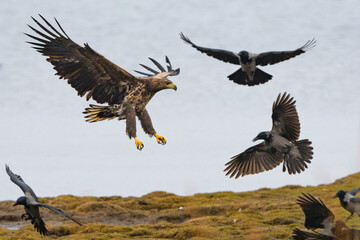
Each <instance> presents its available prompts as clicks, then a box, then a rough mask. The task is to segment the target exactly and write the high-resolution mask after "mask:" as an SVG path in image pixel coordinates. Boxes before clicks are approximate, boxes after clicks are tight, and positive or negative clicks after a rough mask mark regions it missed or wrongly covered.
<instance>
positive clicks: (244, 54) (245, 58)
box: [239, 51, 251, 63]
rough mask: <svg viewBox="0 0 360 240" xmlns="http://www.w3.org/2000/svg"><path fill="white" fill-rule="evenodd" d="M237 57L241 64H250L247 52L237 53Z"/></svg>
mask: <svg viewBox="0 0 360 240" xmlns="http://www.w3.org/2000/svg"><path fill="white" fill-rule="evenodd" d="M239 56H240V59H241V62H242V63H250V62H251V59H250V58H249V52H247V51H241V52H239Z"/></svg>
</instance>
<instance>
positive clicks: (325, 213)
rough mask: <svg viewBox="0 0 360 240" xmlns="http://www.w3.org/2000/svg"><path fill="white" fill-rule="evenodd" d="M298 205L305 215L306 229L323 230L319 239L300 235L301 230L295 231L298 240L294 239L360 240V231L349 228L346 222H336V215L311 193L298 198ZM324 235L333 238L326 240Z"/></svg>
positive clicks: (303, 234) (304, 234)
mask: <svg viewBox="0 0 360 240" xmlns="http://www.w3.org/2000/svg"><path fill="white" fill-rule="evenodd" d="M297 204H299V205H300V207H301V208H302V210H303V212H304V214H305V224H304V225H305V227H306V228H307V229H311V230H315V229H317V228H321V229H323V230H322V231H321V233H320V234H317V237H318V238H314V237H313V236H311V237H308V236H307V235H306V234H308V233H300V232H299V231H300V230H299V231H297V230H296V229H295V230H294V232H295V233H297V234H295V236H296V237H297V238H294V239H340V240H360V230H358V229H354V228H349V227H348V226H346V224H345V222H344V221H341V220H337V221H334V220H335V215H334V214H333V213H332V212H331V211H330V210H329V209H328V208H327V207H326V205H325V204H324V203H323V202H322V201H321V199H320V198H319V200H317V199H316V198H315V197H314V196H312V195H311V194H310V193H308V194H305V193H303V195H302V196H299V197H298V200H297ZM294 232H293V233H294ZM308 235H311V234H308ZM323 235H325V236H329V237H333V238H325V237H324V236H323ZM303 236H306V237H307V238H302V237H303ZM293 237H294V236H293ZM321 237H322V238H321Z"/></svg>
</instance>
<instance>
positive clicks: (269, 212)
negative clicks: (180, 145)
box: [0, 173, 360, 240]
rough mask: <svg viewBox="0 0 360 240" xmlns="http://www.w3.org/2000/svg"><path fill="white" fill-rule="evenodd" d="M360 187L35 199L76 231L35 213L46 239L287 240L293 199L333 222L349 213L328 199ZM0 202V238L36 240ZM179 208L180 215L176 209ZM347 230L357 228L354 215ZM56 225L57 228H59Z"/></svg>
mask: <svg viewBox="0 0 360 240" xmlns="http://www.w3.org/2000/svg"><path fill="white" fill-rule="evenodd" d="M359 185H360V173H357V174H353V175H350V176H348V177H345V178H343V179H340V180H337V181H336V182H334V183H333V184H329V185H319V186H317V187H300V186H286V187H282V188H278V189H260V190H257V191H252V192H244V193H233V192H217V193H206V194H195V195H193V196H185V197H182V196H177V195H174V194H171V193H166V192H153V193H149V194H147V195H144V196H142V197H140V198H136V197H127V198H122V197H75V196H70V195H66V196H59V197H56V198H41V199H40V201H41V202H43V203H47V204H50V205H53V206H55V207H57V208H60V209H62V210H64V211H65V212H67V213H68V214H70V215H72V216H74V217H75V218H77V219H79V220H80V221H82V222H83V223H84V226H78V225H75V224H73V223H72V222H71V221H68V220H66V219H64V218H63V217H62V216H59V215H57V214H53V213H52V212H50V211H48V210H45V209H43V210H41V213H42V216H43V219H44V221H45V222H46V223H47V227H48V229H49V231H50V236H49V237H48V238H51V239H102V240H103V239H104V240H106V239H194V240H195V239H198V240H200V239H290V236H291V232H292V230H293V229H294V228H296V227H298V228H301V229H304V227H303V225H302V223H303V222H304V215H303V213H302V211H301V209H300V207H299V206H298V205H297V204H296V199H297V196H299V195H300V194H301V193H302V192H308V193H311V194H313V195H314V196H316V197H320V198H321V199H322V200H323V201H324V203H325V204H326V205H327V206H328V208H330V209H331V210H332V211H333V212H334V214H335V216H336V219H345V218H346V217H347V216H348V215H349V214H348V212H347V211H345V210H344V209H343V208H341V206H340V204H339V200H338V199H333V198H332V197H333V196H334V194H335V193H336V192H337V191H338V190H339V189H343V190H350V189H353V188H355V187H359ZM12 204H13V201H11V202H10V201H3V202H0V226H4V227H7V228H18V227H19V229H18V230H9V229H7V228H4V227H0V239H21V240H25V239H42V238H43V237H41V236H40V235H39V233H37V232H36V231H35V230H34V229H33V227H32V226H31V225H30V223H25V222H24V221H23V220H21V219H20V215H21V214H22V212H23V208H22V207H12ZM180 207H182V209H181V210H180V209H179V208H180ZM347 223H348V225H349V226H351V227H355V228H360V218H359V217H358V216H354V217H353V219H351V220H349V221H348V222H347ZM59 224H60V225H59Z"/></svg>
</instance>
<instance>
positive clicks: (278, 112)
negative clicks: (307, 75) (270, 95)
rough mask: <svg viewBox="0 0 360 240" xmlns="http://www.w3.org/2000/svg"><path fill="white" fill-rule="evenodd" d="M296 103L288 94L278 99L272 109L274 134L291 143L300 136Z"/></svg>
mask: <svg viewBox="0 0 360 240" xmlns="http://www.w3.org/2000/svg"><path fill="white" fill-rule="evenodd" d="M295 103H296V101H295V100H293V98H290V94H286V92H285V93H284V94H283V95H282V96H281V94H279V96H278V97H277V99H276V101H275V102H274V104H273V107H272V111H273V113H272V116H271V117H272V120H273V126H272V130H271V131H272V132H273V133H277V134H279V135H281V136H283V137H285V138H287V139H288V140H289V141H292V142H295V141H296V140H297V139H298V138H299V135H300V122H299V116H298V114H297V112H296V108H295Z"/></svg>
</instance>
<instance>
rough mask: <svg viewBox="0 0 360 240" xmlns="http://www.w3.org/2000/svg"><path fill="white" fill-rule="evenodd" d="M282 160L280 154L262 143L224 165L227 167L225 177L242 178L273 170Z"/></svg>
mask: <svg viewBox="0 0 360 240" xmlns="http://www.w3.org/2000/svg"><path fill="white" fill-rule="evenodd" d="M282 160H283V158H282V154H280V153H279V152H278V151H277V150H276V149H275V148H272V147H271V146H270V145H269V144H267V143H266V142H265V141H264V142H262V143H260V144H257V145H255V146H252V147H250V148H248V149H247V150H245V151H244V152H243V153H240V154H238V155H236V156H234V157H232V158H231V161H229V162H228V163H226V164H225V165H226V166H227V167H226V169H225V170H224V172H227V173H226V176H227V175H230V177H233V176H235V178H238V177H240V176H242V177H243V176H245V175H249V174H256V173H260V172H264V171H268V170H270V169H273V168H274V167H276V166H278V165H279V164H280V163H281V162H282Z"/></svg>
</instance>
